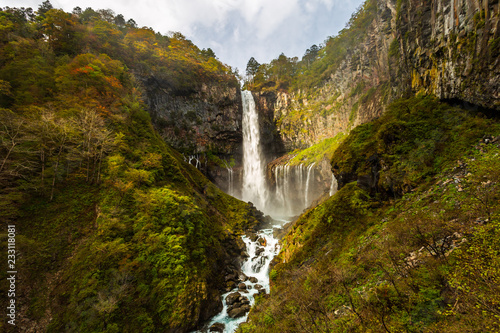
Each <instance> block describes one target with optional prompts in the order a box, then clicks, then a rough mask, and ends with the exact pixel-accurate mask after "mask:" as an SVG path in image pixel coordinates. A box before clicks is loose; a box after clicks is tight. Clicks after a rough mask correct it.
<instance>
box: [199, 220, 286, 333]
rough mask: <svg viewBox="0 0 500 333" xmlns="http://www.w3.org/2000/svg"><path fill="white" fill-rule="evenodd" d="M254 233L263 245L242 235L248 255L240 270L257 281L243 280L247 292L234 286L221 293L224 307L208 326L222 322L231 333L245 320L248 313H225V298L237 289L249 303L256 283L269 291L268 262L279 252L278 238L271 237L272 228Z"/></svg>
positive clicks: (252, 300) (225, 330) (254, 293)
mask: <svg viewBox="0 0 500 333" xmlns="http://www.w3.org/2000/svg"><path fill="white" fill-rule="evenodd" d="M282 222H286V221H282ZM256 234H257V236H258V237H259V238H260V237H262V238H264V239H265V241H266V244H265V246H262V245H261V244H259V242H258V241H255V242H252V241H251V240H250V239H249V238H248V237H247V236H243V241H244V242H245V245H246V248H247V253H248V255H249V257H248V258H246V259H245V261H244V262H243V264H242V267H241V271H242V273H243V274H245V275H246V276H247V277H248V278H251V277H255V278H257V282H256V283H252V282H250V280H247V281H245V282H244V283H245V285H246V286H247V291H248V293H245V292H242V290H239V289H238V288H235V289H233V290H231V291H230V292H227V293H225V294H223V295H222V303H223V305H224V308H223V309H222V311H221V312H220V313H219V314H218V315H216V316H215V317H213V318H212V320H211V321H210V323H209V324H208V327H210V326H212V325H213V324H214V323H222V324H224V325H225V328H224V332H225V333H233V332H235V331H236V329H237V328H238V326H239V325H240V324H241V323H243V322H245V321H246V320H247V317H248V313H247V314H245V315H244V316H243V317H240V318H231V317H229V315H228V313H227V310H228V308H229V306H228V305H227V304H226V298H227V296H228V295H230V294H232V293H234V292H237V291H238V292H240V293H241V295H242V296H245V297H247V298H248V300H249V301H250V305H253V303H254V301H255V295H256V294H258V290H257V289H256V287H255V286H256V285H261V286H262V289H264V290H265V292H266V293H269V263H270V262H271V260H272V259H273V258H274V257H275V256H276V255H277V254H278V253H279V245H278V240H277V239H276V238H274V237H273V229H263V230H260V231H258V232H257V233H256ZM258 249H263V250H264V251H262V250H260V251H262V252H261V253H260V254H257V250H258Z"/></svg>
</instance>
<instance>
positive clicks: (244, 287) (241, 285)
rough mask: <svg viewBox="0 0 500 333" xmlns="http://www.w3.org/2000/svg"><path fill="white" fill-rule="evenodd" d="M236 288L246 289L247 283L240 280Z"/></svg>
mask: <svg viewBox="0 0 500 333" xmlns="http://www.w3.org/2000/svg"><path fill="white" fill-rule="evenodd" d="M238 289H242V290H245V289H247V285H246V284H244V283H243V282H242V283H240V284H238Z"/></svg>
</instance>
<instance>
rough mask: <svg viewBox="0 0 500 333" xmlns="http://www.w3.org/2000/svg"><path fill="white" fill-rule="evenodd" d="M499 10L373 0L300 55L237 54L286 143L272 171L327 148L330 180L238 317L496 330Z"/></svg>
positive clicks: (301, 328)
mask: <svg viewBox="0 0 500 333" xmlns="http://www.w3.org/2000/svg"><path fill="white" fill-rule="evenodd" d="M499 24H500V23H499V11H498V5H497V4H494V3H491V2H487V1H480V2H474V1H458V2H451V3H450V2H444V1H434V2H429V1H412V0H407V1H405V0H403V1H397V2H396V1H391V0H388V1H386V0H373V1H372V0H368V1H366V2H365V3H364V4H363V6H361V7H360V9H359V10H358V11H357V12H356V13H354V14H353V16H352V18H351V20H350V21H349V23H348V24H347V26H346V28H345V29H344V30H342V31H341V32H340V33H339V34H338V35H337V36H332V37H329V38H328V39H327V40H326V41H325V43H324V44H323V45H320V46H319V47H318V46H315V45H313V47H311V48H310V49H308V50H307V51H306V53H305V54H304V56H303V57H302V59H298V58H288V57H286V56H285V55H284V54H282V55H280V56H279V57H278V58H277V59H275V60H273V61H271V62H270V63H269V64H258V67H256V68H255V67H249V68H247V73H250V75H249V77H248V79H247V81H246V83H245V84H246V87H247V88H248V89H252V90H253V91H254V96H255V98H256V100H257V102H256V103H257V105H258V106H259V109H260V114H261V115H262V116H263V117H264V118H265V119H266V124H271V125H270V126H269V125H268V126H269V127H270V128H272V129H273V131H274V133H277V135H278V136H279V138H280V142H281V144H282V145H283V146H282V147H284V148H283V152H282V153H283V154H287V155H283V156H281V157H278V158H277V159H275V160H274V161H272V162H270V164H269V165H268V177H269V179H271V180H272V179H274V178H275V177H278V176H279V174H278V173H276V171H273V170H277V169H278V168H279V167H281V168H283V167H286V168H293V167H294V166H296V165H298V164H301V165H309V166H311V165H312V163H315V164H318V163H320V161H322V160H323V161H325V160H326V161H328V162H329V164H330V169H331V171H332V172H333V174H334V176H335V177H336V180H337V182H338V192H337V193H336V194H334V195H333V196H331V197H329V196H328V195H326V193H325V194H324V195H323V196H322V197H321V198H320V199H319V200H317V201H316V202H315V203H314V204H313V205H312V206H311V207H310V208H309V209H308V210H306V211H305V212H304V213H303V214H302V215H301V216H300V217H298V218H297V219H296V220H295V221H294V222H293V223H291V224H289V225H288V226H287V227H286V228H285V230H286V233H285V234H284V235H283V238H282V240H281V246H282V248H281V252H280V254H279V255H278V256H277V257H276V258H275V260H274V266H273V270H272V271H271V273H270V277H271V279H272V281H273V284H272V288H271V293H270V295H269V296H262V297H260V298H259V299H258V300H257V305H256V306H254V308H253V309H252V311H251V313H250V316H249V320H248V322H247V323H246V324H244V325H242V326H241V327H240V329H239V330H238V332H494V331H498V330H499V329H500V319H499V318H500V317H499V314H500V303H499V300H498V294H499V290H498V282H499V281H500V280H499V279H500V274H499V271H498V267H499V259H498V258H499V254H500V242H499V241H498V230H499V221H500V215H499V214H500V209H499V208H500V206H499V203H500V201H499V199H500V198H499V195H498V193H500V192H499V188H498V177H499V171H498V170H499V166H500V165H499V163H500V158H499V153H500V127H499V126H500V125H499V122H498V116H499V110H500V108H499V102H500V100H499V96H500V95H499V94H498V83H497V82H499V80H500V72H499V68H500V66H499V61H500V53H499V49H498V45H497V44H498V39H499V37H500V36H499V30H498V28H499ZM249 65H251V63H250V62H249ZM248 69H250V70H252V69H254V70H253V71H248ZM315 167H316V168H318V167H317V166H315ZM291 170H292V171H293V169H291ZM320 171H321V172H320V173H316V174H321V176H317V177H318V178H321V177H323V176H322V175H323V174H324V173H325V170H324V167H323V166H321V169H320ZM276 179H277V178H276ZM276 182H278V181H276ZM332 184H333V183H332ZM325 190H326V189H325Z"/></svg>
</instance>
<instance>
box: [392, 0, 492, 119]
mask: <svg viewBox="0 0 500 333" xmlns="http://www.w3.org/2000/svg"><path fill="white" fill-rule="evenodd" d="M499 28H500V20H499V3H498V1H491V0H453V1H442V0H440V1H414V0H411V1H403V2H402V5H401V8H400V16H399V17H398V30H397V34H398V40H399V43H400V49H401V51H402V52H403V57H402V65H403V66H405V67H406V68H407V70H408V72H409V73H406V76H409V77H410V78H411V81H410V84H411V90H412V91H414V92H425V93H431V94H435V95H436V96H437V97H439V98H441V99H458V100H461V101H465V102H467V103H470V104H473V105H478V106H481V107H485V108H488V109H496V110H497V111H498V110H500V87H499V84H498V78H499V75H500V62H499V61H500V32H499Z"/></svg>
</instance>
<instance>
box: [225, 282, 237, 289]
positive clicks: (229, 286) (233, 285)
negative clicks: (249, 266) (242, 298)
mask: <svg viewBox="0 0 500 333" xmlns="http://www.w3.org/2000/svg"><path fill="white" fill-rule="evenodd" d="M235 287H236V282H234V281H228V282H227V283H226V288H229V290H231V289H234V288H235Z"/></svg>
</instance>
